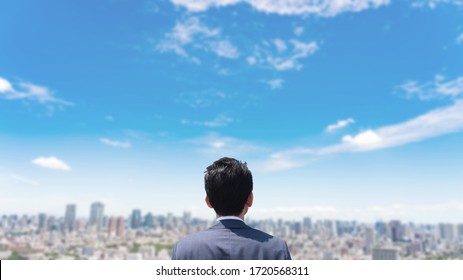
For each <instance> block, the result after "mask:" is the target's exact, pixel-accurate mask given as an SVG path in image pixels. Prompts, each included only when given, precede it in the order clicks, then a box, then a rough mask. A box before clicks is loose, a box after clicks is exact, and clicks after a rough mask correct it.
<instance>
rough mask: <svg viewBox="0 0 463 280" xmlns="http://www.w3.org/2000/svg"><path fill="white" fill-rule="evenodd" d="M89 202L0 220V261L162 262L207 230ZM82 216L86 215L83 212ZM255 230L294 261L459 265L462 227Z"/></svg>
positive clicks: (279, 226) (274, 226)
mask: <svg viewBox="0 0 463 280" xmlns="http://www.w3.org/2000/svg"><path fill="white" fill-rule="evenodd" d="M104 210H105V205H104V204H103V203H101V202H94V203H92V204H91V206H90V209H89V216H88V219H87V218H78V216H77V205H76V204H68V205H66V206H65V209H64V216H61V217H59V216H52V215H48V214H46V213H38V214H36V215H17V214H9V215H5V214H3V213H2V214H1V215H0V259H2V260H5V259H16V260H27V259H39V260H40V259H50V260H51V259H62V260H74V259H76V260H81V259H84V260H103V259H109V260H142V259H147V260H155V259H160V260H166V259H170V258H171V254H172V248H173V246H174V244H175V242H176V241H178V240H179V239H181V238H183V237H185V236H186V235H189V234H191V233H194V232H197V231H200V230H203V229H205V228H207V227H208V226H210V225H211V223H212V222H213V219H211V220H206V219H199V218H195V217H193V216H192V213H191V212H184V213H183V215H180V216H175V215H173V214H172V213H167V214H162V215H161V214H158V215H155V214H152V213H150V212H148V213H143V212H142V210H141V209H134V210H133V211H132V212H131V213H130V214H129V215H128V216H127V217H124V216H110V215H107V214H106V213H105V211H104ZM86 211H87V210H83V212H86ZM246 223H247V224H249V225H250V226H252V227H255V228H258V229H260V230H263V231H266V232H268V233H270V234H272V235H274V236H277V237H280V238H283V239H285V240H286V242H287V244H288V247H289V250H290V252H291V255H292V258H293V259H298V260H337V259H342V260H397V259H412V260H418V259H439V260H446V259H463V222H462V223H460V224H451V223H439V224H415V223H413V222H404V221H400V220H391V221H376V222H374V223H370V224H369V223H363V222H359V221H355V220H353V221H339V220H323V219H322V220H312V218H311V217H305V218H303V219H302V220H292V221H290V220H283V219H278V220H272V219H266V220H246Z"/></svg>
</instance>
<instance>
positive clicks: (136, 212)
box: [130, 209, 141, 229]
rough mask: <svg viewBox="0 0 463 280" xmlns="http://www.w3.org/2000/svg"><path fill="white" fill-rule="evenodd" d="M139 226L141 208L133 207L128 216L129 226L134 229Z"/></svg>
mask: <svg viewBox="0 0 463 280" xmlns="http://www.w3.org/2000/svg"><path fill="white" fill-rule="evenodd" d="M140 226H141V210H140V209H133V211H132V216H131V217H130V227H131V228H133V229H135V228H139V227H140Z"/></svg>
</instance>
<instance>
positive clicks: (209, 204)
mask: <svg viewBox="0 0 463 280" xmlns="http://www.w3.org/2000/svg"><path fill="white" fill-rule="evenodd" d="M205 200H206V204H207V207H209V208H213V207H212V204H211V202H210V201H209V197H207V195H206V199H205Z"/></svg>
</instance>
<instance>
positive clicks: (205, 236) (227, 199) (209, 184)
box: [172, 158, 291, 260]
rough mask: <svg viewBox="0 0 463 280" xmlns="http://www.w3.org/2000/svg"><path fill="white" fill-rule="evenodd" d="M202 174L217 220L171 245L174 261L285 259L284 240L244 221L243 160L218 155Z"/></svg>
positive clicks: (248, 201)
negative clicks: (208, 226) (219, 157)
mask: <svg viewBox="0 0 463 280" xmlns="http://www.w3.org/2000/svg"><path fill="white" fill-rule="evenodd" d="M205 173H206V174H205V176H204V186H205V190H206V204H207V205H208V206H209V207H210V208H214V211H215V213H216V216H217V221H216V222H215V223H214V224H213V225H212V226H211V227H210V228H208V229H206V230H204V231H201V232H198V233H195V234H192V235H190V236H188V237H186V238H184V239H183V240H180V241H179V242H177V244H175V247H174V249H173V254H172V259H174V260H230V259H233V260H243V259H256V260H284V259H286V260H288V259H291V255H290V253H289V250H288V246H287V245H286V242H285V241H283V240H281V239H279V238H276V237H273V236H271V235H269V234H267V233H265V232H262V231H259V230H257V229H254V228H251V227H249V226H248V225H246V224H245V223H244V221H243V220H244V216H245V215H246V213H247V212H248V209H249V207H251V206H252V203H253V199H254V195H253V192H252V189H253V181H252V174H251V171H249V169H248V167H247V165H246V163H243V162H240V161H238V160H236V159H233V158H221V159H219V160H217V161H215V162H214V163H213V164H212V165H210V166H208V167H207V170H206V172H205Z"/></svg>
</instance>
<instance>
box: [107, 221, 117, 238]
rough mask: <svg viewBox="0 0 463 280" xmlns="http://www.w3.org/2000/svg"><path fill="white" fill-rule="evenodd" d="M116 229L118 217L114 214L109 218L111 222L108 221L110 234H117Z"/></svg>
mask: <svg viewBox="0 0 463 280" xmlns="http://www.w3.org/2000/svg"><path fill="white" fill-rule="evenodd" d="M116 229H117V219H116V217H114V216H112V217H110V218H109V222H108V235H109V236H114V235H116Z"/></svg>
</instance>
